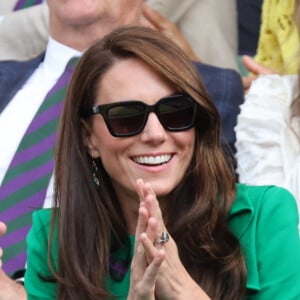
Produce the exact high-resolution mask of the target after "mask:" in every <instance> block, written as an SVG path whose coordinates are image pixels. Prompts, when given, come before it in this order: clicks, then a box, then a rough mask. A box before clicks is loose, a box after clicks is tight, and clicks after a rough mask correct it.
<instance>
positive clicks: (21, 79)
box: [0, 53, 45, 113]
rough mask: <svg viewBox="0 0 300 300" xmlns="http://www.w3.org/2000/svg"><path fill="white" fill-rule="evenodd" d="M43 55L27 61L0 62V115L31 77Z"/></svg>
mask: <svg viewBox="0 0 300 300" xmlns="http://www.w3.org/2000/svg"><path fill="white" fill-rule="evenodd" d="M44 55H45V53H42V54H40V55H39V56H37V57H35V58H33V59H31V60H28V61H3V62H0V113H1V112H2V111H3V109H4V108H5V107H6V105H7V104H8V103H9V101H10V100H11V99H12V98H13V97H14V96H15V94H16V93H17V91H18V90H19V89H20V88H21V87H22V86H23V84H24V83H25V82H26V80H27V79H28V78H29V77H30V76H31V74H32V73H33V72H34V70H35V69H36V68H37V67H38V65H39V64H40V62H41V61H42V60H43V59H44Z"/></svg>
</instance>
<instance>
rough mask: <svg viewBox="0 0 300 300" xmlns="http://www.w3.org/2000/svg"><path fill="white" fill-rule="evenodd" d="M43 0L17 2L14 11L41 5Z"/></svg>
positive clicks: (20, 0)
mask: <svg viewBox="0 0 300 300" xmlns="http://www.w3.org/2000/svg"><path fill="white" fill-rule="evenodd" d="M42 2H43V0H18V1H17V2H16V4H15V6H14V11H16V10H19V9H23V8H27V7H30V6H33V5H37V4H41V3H42Z"/></svg>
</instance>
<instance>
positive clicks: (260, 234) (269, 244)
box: [246, 187, 300, 300]
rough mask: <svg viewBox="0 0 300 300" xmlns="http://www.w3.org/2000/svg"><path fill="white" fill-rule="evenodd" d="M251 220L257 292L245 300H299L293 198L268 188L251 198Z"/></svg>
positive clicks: (298, 243)
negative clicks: (253, 198) (252, 203)
mask: <svg viewBox="0 0 300 300" xmlns="http://www.w3.org/2000/svg"><path fill="white" fill-rule="evenodd" d="M255 198H256V199H255V203H254V207H255V213H254V216H253V218H252V220H251V227H252V230H250V231H251V235H253V236H252V237H250V238H249V239H248V241H253V242H252V244H251V245H249V248H250V247H252V249H253V252H252V255H253V256H254V259H253V258H252V261H254V260H255V261H256V263H255V268H257V277H258V278H257V279H258V280H257V282H258V286H257V289H256V290H255V289H253V290H252V291H251V290H250V291H249V293H248V295H247V298H246V299H247V300H283V299H284V300H296V299H300V238H299V232H298V222H299V218H298V212H297V205H296V202H295V199H294V198H293V196H292V195H291V194H290V193H289V192H288V191H286V190H285V189H282V188H277V187H269V188H267V189H265V191H264V193H262V196H260V197H257V196H256V197H255ZM249 248H248V249H249Z"/></svg>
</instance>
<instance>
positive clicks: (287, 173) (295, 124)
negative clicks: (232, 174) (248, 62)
mask: <svg viewBox="0 0 300 300" xmlns="http://www.w3.org/2000/svg"><path fill="white" fill-rule="evenodd" d="M298 94H299V86H298V76H297V75H286V76H279V75H264V76H260V77H259V78H258V79H257V80H255V81H254V82H253V83H252V85H251V88H250V90H249V92H248V94H247V95H246V97H245V103H244V104H242V105H241V112H240V115H239V116H238V121H237V126H236V128H235V130H236V139H237V141H236V148H237V153H236V158H237V163H238V165H237V172H238V174H239V176H240V181H241V182H243V183H248V184H254V185H264V184H267V185H268V184H274V185H279V186H282V187H285V188H287V189H288V190H289V191H290V192H291V193H292V194H293V195H294V196H295V198H296V200H297V204H298V210H299V213H300V116H299V117H294V118H292V119H291V118H290V112H291V103H292V101H293V100H294V99H295V98H296V97H297V95H298Z"/></svg>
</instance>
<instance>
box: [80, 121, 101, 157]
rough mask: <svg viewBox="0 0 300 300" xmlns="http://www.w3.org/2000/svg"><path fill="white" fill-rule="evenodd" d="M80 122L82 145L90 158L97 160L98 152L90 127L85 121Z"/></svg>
mask: <svg viewBox="0 0 300 300" xmlns="http://www.w3.org/2000/svg"><path fill="white" fill-rule="evenodd" d="M80 122H81V138H82V141H83V144H84V145H85V146H86V149H87V151H88V153H89V155H90V156H91V157H92V158H99V157H100V153H99V151H98V148H97V147H96V143H95V142H94V138H93V132H92V129H91V127H90V125H89V124H88V122H87V121H86V120H83V119H81V120H80Z"/></svg>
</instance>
